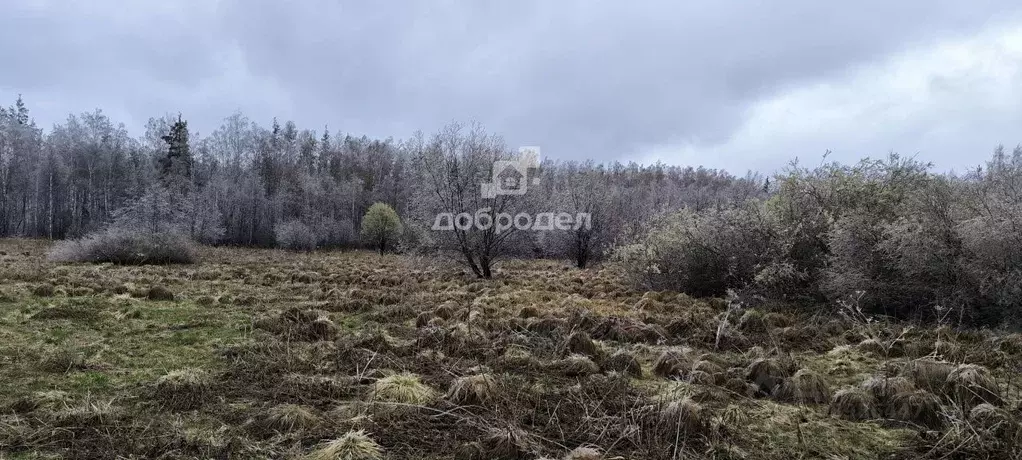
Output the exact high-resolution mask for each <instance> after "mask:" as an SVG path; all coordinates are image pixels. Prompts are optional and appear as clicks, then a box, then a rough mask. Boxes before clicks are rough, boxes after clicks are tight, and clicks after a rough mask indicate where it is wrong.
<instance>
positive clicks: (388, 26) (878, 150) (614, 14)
mask: <svg viewBox="0 0 1022 460" xmlns="http://www.w3.org/2000/svg"><path fill="white" fill-rule="evenodd" d="M1020 12H1022V7H1019V6H1014V5H1013V4H1012V2H1007V1H977V2H971V3H965V2H956V1H938V2H922V1H910V2H898V3H896V4H888V3H886V2H880V1H866V2H859V3H847V4H842V5H832V4H820V3H817V2H809V1H788V2H783V3H780V4H777V3H765V2H764V3H759V4H756V3H750V2H739V1H725V2H714V3H712V4H710V3H707V4H695V3H691V4H685V5H679V4H674V3H670V2H630V3H628V4H623V3H612V4H590V3H588V2H581V1H571V2H556V3H555V2H542V1H528V2H515V3H514V4H510V3H497V2H482V3H467V2H452V1H445V2H431V3H428V4H425V3H408V4H405V5H402V6H400V7H398V6H393V5H372V6H369V5H361V4H347V2H345V4H338V3H335V2H327V1H319V0H317V1H305V2H301V3H300V4H284V3H280V2H257V1H252V2H248V1H241V0H222V1H200V0H194V1H186V2H176V3H175V4H173V5H170V4H150V3H148V2H144V3H137V4H136V3H128V4H123V3H122V2H113V1H95V2H67V1H47V0H34V1H27V2H17V3H14V2H12V3H8V4H5V5H4V6H0V13H2V14H0V39H2V40H3V43H5V45H0V62H3V63H5V65H4V66H3V67H2V68H0V104H2V105H4V106H6V105H9V104H10V103H11V102H12V101H13V100H14V98H16V97H17V95H18V94H22V95H23V96H24V98H25V101H26V103H27V104H28V106H29V108H30V109H31V111H32V115H33V118H34V119H35V120H36V121H37V123H39V125H40V126H42V127H43V128H46V129H49V128H50V127H51V126H52V125H53V124H54V123H59V122H62V121H63V120H64V119H66V117H67V116H68V114H70V113H81V112H88V111H92V110H94V109H96V108H99V109H102V110H103V112H104V113H106V114H107V115H108V116H109V117H110V118H111V119H112V120H113V121H114V122H115V123H124V125H125V126H126V127H127V128H128V130H129V131H130V132H131V133H132V134H133V135H140V134H141V133H142V130H143V128H144V125H145V122H146V120H147V119H148V118H149V117H158V116H162V115H164V114H167V113H178V112H180V113H182V114H183V116H184V117H185V118H186V119H188V120H189V123H190V126H191V127H192V129H193V130H195V131H198V132H199V133H202V134H208V133H209V132H210V131H212V130H213V129H215V128H216V127H217V126H218V125H219V123H220V121H221V120H222V119H223V118H224V117H227V116H228V115H230V114H231V113H233V112H235V111H240V112H242V113H243V114H245V115H246V116H247V117H249V118H250V119H252V120H254V121H257V122H259V123H260V124H262V125H264V126H265V125H268V124H269V123H270V120H272V119H273V118H274V117H277V118H278V119H280V120H294V121H295V122H296V123H297V124H298V126H299V127H302V128H308V129H315V130H317V131H318V132H322V129H323V127H324V126H326V125H328V126H329V127H330V129H331V131H333V132H344V133H350V134H353V135H362V134H365V135H368V136H372V137H394V138H396V139H401V138H407V137H409V136H410V135H411V134H412V133H413V132H414V131H416V130H422V131H424V132H426V133H429V132H433V131H436V130H437V129H439V128H440V127H441V126H443V125H444V124H446V123H448V122H450V121H452V120H459V121H466V122H467V121H478V122H480V123H482V124H483V125H484V126H485V127H486V128H487V130H489V131H491V132H494V133H497V134H501V135H502V136H504V138H505V139H506V140H507V142H508V144H509V145H510V146H512V147H513V146H515V145H538V146H541V147H542V149H543V154H544V156H545V157H552V158H558V159H565V160H568V159H572V160H578V159H585V158H592V159H594V160H597V161H601V162H605V161H639V162H642V163H652V162H656V161H661V162H664V163H669V164H680V165H693V166H695V165H704V166H707V167H714V168H724V169H727V170H728V171H731V172H733V173H738V174H741V173H743V172H744V171H746V170H757V171H763V172H771V171H774V170H776V169H778V168H780V167H782V166H784V165H785V164H786V163H788V161H790V160H791V159H793V158H796V157H797V158H799V159H801V160H802V161H803V162H804V163H806V164H815V163H818V162H819V161H820V159H821V158H822V157H823V153H824V152H825V151H827V150H830V151H832V152H833V153H832V154H831V156H830V157H829V158H832V159H837V160H840V161H845V162H849V161H854V160H856V159H858V158H861V157H865V156H871V157H878V156H883V155H886V154H887V153H888V152H891V151H895V152H898V153H901V154H903V155H915V156H916V157H917V158H919V159H921V160H924V161H930V162H933V163H934V164H935V166H936V169H937V170H941V171H945V170H952V169H954V170H958V171H962V170H964V169H966V168H968V167H971V166H974V165H976V164H979V163H981V162H982V161H983V160H984V159H985V158H986V157H988V156H989V153H990V152H991V151H992V150H993V148H994V147H995V146H996V145H998V144H1005V145H1007V146H1013V145H1016V144H1018V143H1019V142H1022V135H1020V134H1019V133H1018V132H1017V131H1018V128H1017V127H1018V126H1022V104H1019V102H1020V101H1022V15H1020V14H1019V13H1020ZM12 64H13V65H12Z"/></svg>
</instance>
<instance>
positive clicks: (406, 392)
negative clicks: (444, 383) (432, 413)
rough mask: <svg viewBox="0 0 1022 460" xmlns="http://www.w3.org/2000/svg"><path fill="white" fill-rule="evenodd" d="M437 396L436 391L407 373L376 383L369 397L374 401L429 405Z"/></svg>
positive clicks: (390, 376) (389, 376)
mask: <svg viewBox="0 0 1022 460" xmlns="http://www.w3.org/2000/svg"><path fill="white" fill-rule="evenodd" d="M436 396H437V393H436V391H435V390H433V389H432V388H430V387H429V386H428V385H426V384H424V383H422V381H421V380H419V376H418V375H415V374H411V373H407V372H402V373H399V374H393V375H388V376H386V377H384V378H381V379H379V380H377V381H376V383H375V384H374V385H373V389H372V391H371V392H370V394H369V397H370V399H371V400H373V401H382V402H396V403H403V404H416V405H419V404H428V403H429V402H431V401H433V399H435V398H436Z"/></svg>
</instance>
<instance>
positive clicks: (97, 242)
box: [49, 225, 196, 265]
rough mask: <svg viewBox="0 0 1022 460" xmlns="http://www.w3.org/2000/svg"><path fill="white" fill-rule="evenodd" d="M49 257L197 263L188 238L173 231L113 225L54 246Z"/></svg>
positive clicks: (67, 259)
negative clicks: (150, 230)
mask: <svg viewBox="0 0 1022 460" xmlns="http://www.w3.org/2000/svg"><path fill="white" fill-rule="evenodd" d="M49 258H50V260H54V261H57V262H91V263H103V262H112V263H115V264H124V265H147V264H190V263H194V262H195V260H196V251H195V247H194V244H193V243H192V241H191V240H190V239H189V238H188V237H187V236H185V235H184V234H182V233H179V232H177V231H174V230H166V231H159V232H149V231H145V230H139V229H131V228H126V227H122V226H119V225H112V226H110V227H108V228H106V229H104V230H100V231H97V232H95V233H92V234H90V235H88V236H85V237H83V238H81V239H77V240H66V241H61V242H59V243H57V244H56V245H55V246H54V247H53V249H52V250H50V253H49Z"/></svg>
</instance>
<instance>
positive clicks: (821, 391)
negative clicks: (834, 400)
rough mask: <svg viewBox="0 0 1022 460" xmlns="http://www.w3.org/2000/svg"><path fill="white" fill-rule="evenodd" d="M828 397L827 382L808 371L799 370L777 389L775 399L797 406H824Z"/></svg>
mask: <svg viewBox="0 0 1022 460" xmlns="http://www.w3.org/2000/svg"><path fill="white" fill-rule="evenodd" d="M830 396H831V393H830V386H829V385H828V384H827V380H826V379H824V378H823V376H821V375H820V374H817V373H816V372H813V371H811V370H809V369H799V371H798V372H796V373H795V375H793V376H792V377H791V378H790V379H787V380H785V381H784V382H783V383H782V384H781V385H780V387H778V389H777V399H780V400H782V401H791V402H796V403H799V404H824V403H826V402H828V401H830Z"/></svg>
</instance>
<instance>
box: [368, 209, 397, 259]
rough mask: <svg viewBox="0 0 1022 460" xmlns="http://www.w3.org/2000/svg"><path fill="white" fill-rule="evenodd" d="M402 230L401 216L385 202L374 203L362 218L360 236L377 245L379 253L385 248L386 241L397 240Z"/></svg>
mask: <svg viewBox="0 0 1022 460" xmlns="http://www.w3.org/2000/svg"><path fill="white" fill-rule="evenodd" d="M402 231H403V228H402V226H401V218H400V217H398V216H397V213H396V212H394V208H391V207H390V206H388V205H386V204H385V203H374V204H373V205H372V206H370V207H369V210H368V211H366V215H365V217H363V218H362V238H363V239H365V240H366V241H369V242H370V243H372V244H373V245H375V246H376V247H378V248H379V249H380V254H383V253H384V251H386V250H387V243H389V242H394V241H397V239H398V237H399V236H401V232H402Z"/></svg>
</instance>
